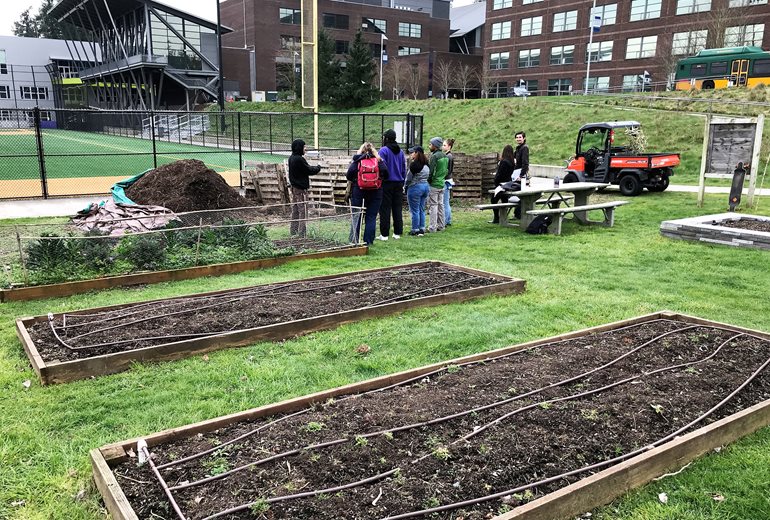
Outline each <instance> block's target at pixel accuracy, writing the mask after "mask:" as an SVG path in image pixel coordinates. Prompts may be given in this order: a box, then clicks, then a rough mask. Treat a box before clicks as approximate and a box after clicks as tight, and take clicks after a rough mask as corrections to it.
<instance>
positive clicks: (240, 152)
mask: <svg viewBox="0 0 770 520" xmlns="http://www.w3.org/2000/svg"><path fill="white" fill-rule="evenodd" d="M236 114H238V180H239V181H238V182H239V183H240V187H241V188H243V177H241V170H242V169H243V143H242V142H241V113H240V112H236Z"/></svg>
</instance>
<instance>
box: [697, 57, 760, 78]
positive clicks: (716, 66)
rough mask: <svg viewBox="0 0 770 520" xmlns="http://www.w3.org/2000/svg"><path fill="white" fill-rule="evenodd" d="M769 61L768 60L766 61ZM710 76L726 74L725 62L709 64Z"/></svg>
mask: <svg viewBox="0 0 770 520" xmlns="http://www.w3.org/2000/svg"><path fill="white" fill-rule="evenodd" d="M768 61H770V60H768ZM709 74H711V75H712V76H719V75H720V74H727V62H726V61H716V62H714V63H712V64H711V72H709Z"/></svg>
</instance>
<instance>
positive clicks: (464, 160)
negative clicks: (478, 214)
mask: <svg viewBox="0 0 770 520" xmlns="http://www.w3.org/2000/svg"><path fill="white" fill-rule="evenodd" d="M452 155H453V156H454V170H453V173H452V178H453V179H454V181H455V186H454V189H453V190H452V191H453V193H452V197H453V198H455V199H471V200H478V199H479V198H485V196H486V193H487V191H488V190H490V189H492V188H494V178H495V171H496V170H497V154H495V153H486V154H480V155H466V154H463V153H453V154H452Z"/></svg>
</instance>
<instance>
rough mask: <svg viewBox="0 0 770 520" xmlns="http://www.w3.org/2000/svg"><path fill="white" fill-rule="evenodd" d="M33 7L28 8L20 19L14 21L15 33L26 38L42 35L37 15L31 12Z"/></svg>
mask: <svg viewBox="0 0 770 520" xmlns="http://www.w3.org/2000/svg"><path fill="white" fill-rule="evenodd" d="M31 10H32V8H31V7H30V8H28V9H27V10H26V11H24V12H23V13H21V15H20V16H19V20H18V21H16V22H13V34H14V35H16V36H23V37H25V38H37V37H38V36H40V27H38V21H37V17H36V16H35V17H33V16H31V15H30V14H29V12H30V11H31Z"/></svg>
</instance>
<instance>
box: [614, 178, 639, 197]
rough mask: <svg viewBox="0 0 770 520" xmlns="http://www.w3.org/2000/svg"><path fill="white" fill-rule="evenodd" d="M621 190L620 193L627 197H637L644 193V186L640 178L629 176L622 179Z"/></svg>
mask: <svg viewBox="0 0 770 520" xmlns="http://www.w3.org/2000/svg"><path fill="white" fill-rule="evenodd" d="M619 188H620V193H622V194H623V195H625V196H626V197H636V196H637V195H639V194H640V193H641V192H642V190H643V189H644V186H642V183H641V182H639V177H637V176H636V175H634V174H628V175H624V176H623V177H621V178H620V184H619Z"/></svg>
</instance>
